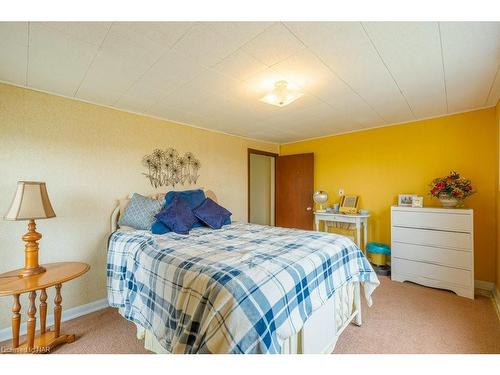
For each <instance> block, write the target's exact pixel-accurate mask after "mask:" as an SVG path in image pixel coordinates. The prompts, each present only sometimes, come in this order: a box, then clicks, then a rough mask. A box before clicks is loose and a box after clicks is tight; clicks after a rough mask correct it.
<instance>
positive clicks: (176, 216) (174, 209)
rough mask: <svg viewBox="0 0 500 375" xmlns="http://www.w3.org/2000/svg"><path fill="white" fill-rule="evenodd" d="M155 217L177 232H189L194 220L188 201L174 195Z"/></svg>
mask: <svg viewBox="0 0 500 375" xmlns="http://www.w3.org/2000/svg"><path fill="white" fill-rule="evenodd" d="M156 218H157V219H158V220H159V221H161V222H162V223H163V224H165V225H166V226H167V227H168V228H170V230H172V231H173V232H175V233H178V234H189V230H190V229H191V228H192V227H193V224H194V223H195V221H196V217H195V216H194V214H193V210H192V209H191V207H189V204H188V202H187V201H186V200H185V199H184V198H182V197H180V196H177V197H174V199H173V200H172V202H171V203H170V204H169V205H168V206H167V207H165V208H163V209H162V210H161V211H160V212H159V213H158V214H157V215H156Z"/></svg>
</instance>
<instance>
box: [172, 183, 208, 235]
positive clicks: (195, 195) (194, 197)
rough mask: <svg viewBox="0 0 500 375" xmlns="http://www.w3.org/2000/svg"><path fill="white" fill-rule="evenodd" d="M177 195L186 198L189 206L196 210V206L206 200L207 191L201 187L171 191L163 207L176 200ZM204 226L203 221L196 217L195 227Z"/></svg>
mask: <svg viewBox="0 0 500 375" xmlns="http://www.w3.org/2000/svg"><path fill="white" fill-rule="evenodd" d="M175 197H181V198H184V200H185V201H186V202H187V204H188V205H189V207H191V209H192V210H194V209H195V208H196V207H198V206H199V205H200V204H202V203H203V201H204V200H205V192H204V191H203V190H201V189H195V190H184V191H169V192H168V193H167V194H166V195H165V204H164V205H163V207H168V205H169V204H170V203H172V201H173V200H174V198H175ZM202 226H204V225H203V223H202V222H201V221H200V220H198V219H196V221H195V223H194V224H193V228H197V227H202Z"/></svg>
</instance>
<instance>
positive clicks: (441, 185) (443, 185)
mask: <svg viewBox="0 0 500 375" xmlns="http://www.w3.org/2000/svg"><path fill="white" fill-rule="evenodd" d="M445 187H446V185H445V183H444V182H442V181H441V182H438V183H437V184H436V186H435V188H436V189H438V190H443V189H444V188H445Z"/></svg>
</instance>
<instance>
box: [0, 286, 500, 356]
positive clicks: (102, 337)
mask: <svg viewBox="0 0 500 375" xmlns="http://www.w3.org/2000/svg"><path fill="white" fill-rule="evenodd" d="M380 279H381V282H382V285H381V286H380V287H379V288H378V289H377V290H376V291H375V293H374V305H373V306H372V307H371V308H368V307H367V306H366V304H364V306H363V307H364V310H363V325H362V326H361V327H356V326H353V325H351V326H349V327H348V328H347V329H346V331H345V332H344V334H343V335H342V336H341V337H340V339H339V341H338V343H337V346H336V348H335V353H500V322H499V319H498V316H497V315H496V311H495V308H494V306H493V303H492V301H491V300H490V299H489V298H486V297H482V296H476V299H475V300H469V299H466V298H462V297H458V296H456V295H455V294H454V293H451V292H446V291H441V290H437V289H431V288H426V287H423V286H420V285H416V284H411V283H404V284H401V283H396V282H392V281H391V280H390V279H388V278H380ZM63 330H64V331H66V332H72V333H75V334H76V335H77V340H76V341H75V342H74V343H72V344H67V345H63V346H61V347H59V348H58V349H56V350H55V351H54V353H147V351H146V350H145V349H144V347H143V342H142V341H139V340H137V339H136V337H135V326H134V324H133V323H130V322H128V321H126V320H125V319H123V318H122V317H121V316H120V315H118V312H117V310H116V309H112V308H108V309H104V310H101V311H98V312H95V313H92V314H89V315H86V316H83V317H80V318H77V319H74V320H71V321H68V322H64V323H63ZM0 345H1V344H0Z"/></svg>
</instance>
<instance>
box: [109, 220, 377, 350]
mask: <svg viewBox="0 0 500 375" xmlns="http://www.w3.org/2000/svg"><path fill="white" fill-rule="evenodd" d="M108 247H109V249H108V262H107V288H108V300H109V303H110V305H111V306H113V307H119V308H121V310H122V315H123V316H124V317H125V318H126V319H128V320H131V321H133V322H136V323H138V324H139V325H141V326H142V327H144V328H146V329H148V330H150V331H152V332H153V334H154V335H155V337H156V338H157V339H158V341H159V342H160V344H161V345H162V346H163V347H164V348H166V349H167V351H169V352H171V353H280V352H281V346H282V344H283V341H284V340H286V339H287V338H289V337H290V336H292V335H294V334H296V333H297V332H298V331H299V330H300V329H301V328H302V326H303V325H304V323H305V321H306V320H307V318H308V317H309V316H311V314H312V313H313V312H314V311H315V310H317V309H318V308H319V307H321V306H322V305H323V304H324V303H325V302H326V300H327V299H328V298H330V297H331V296H332V295H333V293H334V292H335V290H336V289H338V288H340V287H342V286H343V285H345V284H346V283H349V282H355V281H359V282H361V283H362V284H363V285H364V291H365V297H366V299H367V301H368V304H371V297H370V295H371V293H372V292H373V290H374V289H375V288H376V287H377V286H378V284H379V281H378V279H377V276H376V275H375V273H374V271H373V269H372V267H371V266H370V264H369V263H368V261H367V260H366V258H365V257H364V255H363V254H362V253H361V251H360V250H359V249H358V248H357V247H356V245H355V244H354V243H353V242H352V241H351V240H349V239H347V238H346V237H343V236H338V235H334V234H329V233H323V232H311V231H303V230H297V229H285V228H277V227H268V226H261V225H254V224H243V223H233V224H231V225H227V226H224V227H223V228H222V229H220V230H212V229H209V228H196V229H193V230H192V231H191V232H190V234H189V235H187V236H184V235H178V234H175V233H167V234H165V235H162V236H156V235H153V234H151V232H147V231H133V232H127V231H117V232H115V233H113V234H112V235H111V237H110V240H109V246H108ZM332 319H333V317H332Z"/></svg>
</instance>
